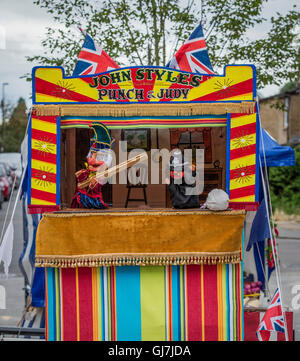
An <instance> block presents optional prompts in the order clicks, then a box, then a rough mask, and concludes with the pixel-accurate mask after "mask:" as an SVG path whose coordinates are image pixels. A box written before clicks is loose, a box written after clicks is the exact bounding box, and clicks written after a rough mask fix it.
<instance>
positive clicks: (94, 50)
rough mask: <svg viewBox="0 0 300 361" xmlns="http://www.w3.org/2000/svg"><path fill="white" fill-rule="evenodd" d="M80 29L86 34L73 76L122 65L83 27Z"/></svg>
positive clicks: (103, 70) (116, 67) (99, 71)
mask: <svg viewBox="0 0 300 361" xmlns="http://www.w3.org/2000/svg"><path fill="white" fill-rule="evenodd" d="M79 30H80V31H81V32H82V33H83V35H85V40H84V43H83V46H82V49H81V51H80V53H79V55H78V59H77V63H76V66H75V69H74V71H73V76H80V75H89V74H97V73H102V72H105V71H108V70H112V69H118V68H120V66H119V65H118V64H117V63H116V62H115V61H114V60H113V59H112V58H111V57H110V56H109V55H108V54H107V53H106V52H105V51H104V50H103V49H102V46H101V45H99V44H97V43H96V42H95V41H94V40H93V39H92V38H91V36H90V35H89V34H87V33H85V31H83V30H82V29H80V28H79Z"/></svg>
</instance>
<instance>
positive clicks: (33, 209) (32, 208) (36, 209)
mask: <svg viewBox="0 0 300 361" xmlns="http://www.w3.org/2000/svg"><path fill="white" fill-rule="evenodd" d="M55 211H59V206H58V205H57V206H36V205H32V204H29V205H28V213H29V214H42V213H45V212H55Z"/></svg>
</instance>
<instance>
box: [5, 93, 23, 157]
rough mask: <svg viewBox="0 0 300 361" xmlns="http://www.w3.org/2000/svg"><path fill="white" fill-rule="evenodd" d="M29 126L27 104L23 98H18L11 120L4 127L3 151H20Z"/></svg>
mask: <svg viewBox="0 0 300 361" xmlns="http://www.w3.org/2000/svg"><path fill="white" fill-rule="evenodd" d="M26 127H27V115H26V104H25V100H24V99H23V98H20V99H19V100H18V104H17V106H16V107H15V108H14V109H13V111H12V114H11V116H10V118H9V121H8V122H7V123H5V124H4V127H3V128H2V137H1V139H2V142H1V143H2V144H1V145H2V147H3V152H8V153H9V152H19V151H20V146H21V143H22V141H23V139H24V136H25V131H26Z"/></svg>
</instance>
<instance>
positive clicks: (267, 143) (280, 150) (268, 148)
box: [259, 129, 295, 167]
mask: <svg viewBox="0 0 300 361" xmlns="http://www.w3.org/2000/svg"><path fill="white" fill-rule="evenodd" d="M262 142H263V145H262ZM263 150H264V151H265V157H266V163H267V167H282V166H294V165H295V152H294V149H293V148H291V147H289V146H282V145H280V144H279V143H277V142H276V140H275V139H274V138H273V137H272V136H271V135H270V134H269V133H268V132H267V131H266V130H264V129H262V139H261V140H260V150H259V153H260V157H261V161H262V165H264V163H265V161H264V158H265V157H264V153H263Z"/></svg>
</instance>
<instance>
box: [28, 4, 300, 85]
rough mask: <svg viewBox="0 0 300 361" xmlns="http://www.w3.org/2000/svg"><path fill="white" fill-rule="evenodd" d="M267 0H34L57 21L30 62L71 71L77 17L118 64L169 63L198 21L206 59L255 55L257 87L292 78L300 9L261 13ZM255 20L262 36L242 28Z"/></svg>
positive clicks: (299, 64)
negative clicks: (265, 29) (263, 28)
mask: <svg viewBox="0 0 300 361" xmlns="http://www.w3.org/2000/svg"><path fill="white" fill-rule="evenodd" d="M266 1H267V0H203V1H200V0H198V1H197V0H186V1H183V0H182V1H180V0H103V1H101V2H100V1H97V2H96V1H88V0H34V4H36V5H37V6H39V7H41V8H44V9H46V11H47V12H48V13H50V14H51V15H52V16H53V17H54V20H55V21H56V22H57V23H58V24H60V27H59V28H57V29H52V28H48V29H47V33H46V38H45V39H44V40H43V41H42V45H43V48H44V54H43V55H37V56H33V57H28V58H27V59H28V60H29V61H30V62H33V63H34V64H35V65H37V64H40V65H57V66H64V68H65V70H66V74H67V75H71V74H72V71H73V69H74V66H75V62H76V60H77V55H78V53H79V51H80V48H81V45H82V38H80V34H79V33H78V34H77V33H76V30H75V27H76V26H77V24H80V25H81V26H82V27H83V28H84V29H85V30H86V31H87V32H88V33H89V34H90V35H91V36H92V37H93V38H94V39H95V40H96V41H98V42H99V43H100V44H101V45H102V46H103V48H104V49H105V51H106V52H107V53H108V54H109V55H110V56H111V57H112V58H113V59H114V60H115V61H117V62H118V63H119V64H120V65H121V66H124V65H162V66H164V65H166V63H167V62H168V60H170V58H171V57H172V56H173V54H174V52H175V51H176V50H178V48H179V46H180V45H181V44H182V43H183V41H185V40H186V39H187V38H188V36H189V34H190V33H191V31H192V29H193V28H194V27H195V26H196V25H198V24H199V22H200V21H202V23H203V27H204V33H205V35H206V42H207V47H208V52H209V55H210V58H211V62H212V64H213V65H214V67H215V68H219V69H222V67H223V66H224V65H225V64H233V63H252V64H255V66H256V67H257V73H258V78H257V80H258V87H260V88H262V87H264V86H266V85H268V84H275V85H280V84H282V82H286V81H294V80H296V78H298V75H299V73H300V60H299V56H298V55H299V50H298V49H299V43H298V44H296V43H295V42H296V33H295V31H294V29H295V27H296V26H297V24H298V25H299V24H300V15H299V13H298V12H297V11H296V9H295V8H293V9H291V10H289V11H288V12H287V14H286V15H285V16H283V15H281V14H279V13H277V14H276V16H274V17H271V18H270V19H265V18H264V17H263V15H262V9H263V5H264V4H265V3H266ZM258 24H269V25H270V29H269V31H268V32H267V33H266V34H265V36H263V37H262V38H260V39H256V40H251V39H250V38H249V36H247V34H248V33H249V32H250V31H251V30H253V29H255V26H257V25H258Z"/></svg>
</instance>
